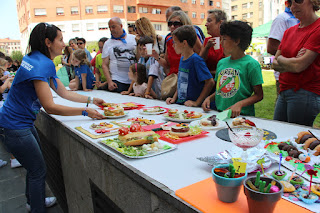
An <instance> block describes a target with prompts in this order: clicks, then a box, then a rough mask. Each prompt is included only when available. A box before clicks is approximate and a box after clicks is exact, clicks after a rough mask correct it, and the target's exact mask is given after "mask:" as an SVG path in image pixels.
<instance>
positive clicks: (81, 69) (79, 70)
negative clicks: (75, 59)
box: [74, 64, 96, 89]
mask: <svg viewBox="0 0 320 213" xmlns="http://www.w3.org/2000/svg"><path fill="white" fill-rule="evenodd" d="M74 72H75V73H76V76H78V78H79V81H80V85H82V77H81V74H87V89H92V88H93V83H94V81H95V80H96V79H95V78H94V75H93V73H92V71H91V69H90V68H89V66H88V65H86V64H83V65H80V66H78V67H75V68H74Z"/></svg>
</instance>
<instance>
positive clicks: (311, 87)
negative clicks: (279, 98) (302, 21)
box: [279, 18, 320, 95]
mask: <svg viewBox="0 0 320 213" xmlns="http://www.w3.org/2000/svg"><path fill="white" fill-rule="evenodd" d="M301 48H306V49H308V50H311V51H314V52H317V53H320V18H318V20H317V21H315V22H314V23H312V24H311V25H309V26H307V27H304V28H299V25H295V26H293V27H291V28H289V29H288V30H286V31H285V33H284V35H283V39H282V41H281V44H280V46H279V49H280V50H281V55H282V56H284V57H286V58H293V57H296V56H297V54H298V52H299V50H300V49H301ZM279 82H280V92H281V91H284V90H288V89H292V88H294V90H295V91H297V90H299V89H304V90H308V91H310V92H313V93H316V94H318V95H320V54H319V55H318V56H317V57H316V59H315V60H314V61H313V62H312V64H311V65H310V66H309V67H308V68H307V69H305V70H304V71H302V72H301V73H290V72H285V73H281V74H280V77H279Z"/></svg>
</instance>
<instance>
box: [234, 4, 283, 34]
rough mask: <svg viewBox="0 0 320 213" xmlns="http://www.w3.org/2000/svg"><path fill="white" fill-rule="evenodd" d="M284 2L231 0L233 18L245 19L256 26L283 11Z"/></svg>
mask: <svg viewBox="0 0 320 213" xmlns="http://www.w3.org/2000/svg"><path fill="white" fill-rule="evenodd" d="M284 2H285V0H231V19H232V20H245V21H247V22H249V23H250V24H251V26H252V27H253V28H255V27H258V26H260V25H262V24H265V23H267V22H269V21H271V20H273V19H274V18H275V17H276V16H277V15H279V14H280V13H282V12H283V11H284Z"/></svg>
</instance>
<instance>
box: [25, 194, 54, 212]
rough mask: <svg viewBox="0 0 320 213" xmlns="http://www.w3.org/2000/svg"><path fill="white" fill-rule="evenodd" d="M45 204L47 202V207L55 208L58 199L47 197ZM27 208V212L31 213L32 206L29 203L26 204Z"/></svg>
mask: <svg viewBox="0 0 320 213" xmlns="http://www.w3.org/2000/svg"><path fill="white" fill-rule="evenodd" d="M45 202H46V207H47V208H49V207H51V206H53V205H54V204H56V202H57V198H56V197H46V200H45ZM26 208H27V210H28V211H29V212H30V211H31V206H30V204H28V203H27V204H26Z"/></svg>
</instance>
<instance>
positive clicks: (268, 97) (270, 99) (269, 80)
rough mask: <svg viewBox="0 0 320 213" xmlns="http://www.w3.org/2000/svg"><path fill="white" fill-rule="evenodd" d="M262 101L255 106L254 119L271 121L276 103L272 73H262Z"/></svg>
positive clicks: (318, 123) (319, 124)
mask: <svg viewBox="0 0 320 213" xmlns="http://www.w3.org/2000/svg"><path fill="white" fill-rule="evenodd" d="M262 75H263V81H264V84H263V85H262V87H263V100H262V101H260V102H259V103H257V104H255V110H256V117H259V118H267V119H273V114H274V106H275V101H276V97H277V95H276V81H275V79H274V75H273V72H272V71H262ZM313 125H314V127H315V128H320V114H319V115H318V116H317V118H316V120H315V122H314V124H313Z"/></svg>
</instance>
